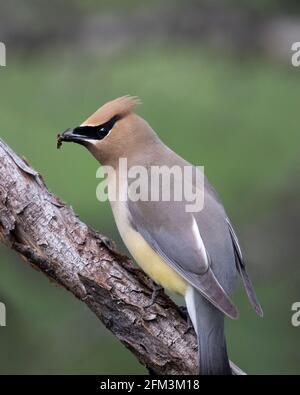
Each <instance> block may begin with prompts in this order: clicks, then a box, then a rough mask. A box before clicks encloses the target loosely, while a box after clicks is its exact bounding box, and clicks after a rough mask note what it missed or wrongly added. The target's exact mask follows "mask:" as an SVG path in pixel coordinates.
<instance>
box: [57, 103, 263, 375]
mask: <svg viewBox="0 0 300 395" xmlns="http://www.w3.org/2000/svg"><path fill="white" fill-rule="evenodd" d="M137 104H139V101H138V99H137V98H136V97H130V96H124V97H121V98H118V99H116V100H113V101H111V102H108V103H106V104H105V105H104V106H102V107H101V108H100V109H99V110H97V111H96V112H95V113H94V114H93V115H91V116H90V117H89V118H88V119H87V120H86V121H85V122H83V124H82V125H81V126H78V127H76V128H74V129H68V130H67V131H66V132H64V133H63V134H62V135H61V136H60V135H59V136H58V145H59V146H60V145H61V143H62V142H63V141H67V142H75V143H79V144H82V145H84V146H85V147H86V148H87V149H88V150H89V151H90V152H91V154H92V155H93V156H94V157H95V158H96V159H97V160H98V161H99V162H100V163H101V164H102V165H106V166H110V167H112V168H113V169H114V170H115V172H116V174H118V171H119V170H118V167H119V166H118V164H119V159H120V158H126V159H127V167H128V169H129V168H130V167H132V166H143V167H144V168H145V169H146V170H147V172H150V169H151V167H153V166H168V167H170V168H171V167H172V166H177V167H179V168H181V169H183V168H184V167H185V166H192V165H190V164H189V163H188V162H187V161H185V160H184V159H182V158H181V157H180V156H178V155H177V154H176V153H175V152H173V151H172V150H171V149H169V148H168V147H167V146H166V145H165V144H164V143H163V142H162V141H161V140H160V139H159V137H158V136H157V134H156V133H155V132H154V131H153V129H152V128H151V127H150V126H149V124H148V123H147V122H146V121H145V120H144V119H142V118H141V117H139V116H138V115H137V114H136V113H135V112H134V109H135V107H136V105H137ZM193 168H194V169H196V167H193ZM198 171H199V169H197V172H198ZM197 174H199V173H197ZM118 176H120V180H119V184H118V188H119V194H118V196H119V198H117V199H115V200H112V199H110V203H111V207H112V211H113V214H114V218H115V221H116V224H117V227H118V230H119V232H120V235H121V237H122V239H123V241H124V243H125V245H126V246H127V248H128V250H129V252H130V253H131V255H132V256H133V258H134V259H135V260H136V262H137V263H138V264H139V265H140V266H141V268H142V269H143V270H144V271H145V272H146V273H147V274H148V275H149V276H150V277H151V278H152V279H153V280H154V281H155V282H156V283H157V284H158V285H160V286H163V287H164V288H166V289H168V290H170V291H172V292H176V293H178V294H180V295H182V296H183V297H184V298H185V302H186V306H187V311H188V313H189V316H190V319H191V321H192V324H193V327H194V329H195V332H196V334H197V338H198V353H199V372H200V374H231V369H230V365H229V359H228V356H227V349H226V342H225V336H224V316H225V315H227V316H228V317H230V318H233V319H236V318H237V317H238V312H237V310H236V308H235V306H234V305H233V303H232V301H231V299H230V297H231V295H232V293H233V291H234V289H235V284H236V278H237V273H239V275H240V276H241V278H242V282H243V284H244V286H245V289H246V292H247V295H248V297H249V300H250V302H251V304H252V306H253V308H254V309H255V311H256V312H257V314H258V315H260V316H262V315H263V312H262V309H261V307H260V304H259V302H258V300H257V297H256V295H255V292H254V289H253V286H252V283H251V281H250V278H249V276H248V274H247V271H246V267H245V263H244V260H243V256H242V253H241V249H240V246H239V243H238V239H237V236H236V234H235V232H234V230H233V227H232V225H231V223H230V221H229V219H228V217H227V215H226V212H225V210H224V207H223V205H222V203H221V202H220V199H219V197H218V196H217V194H216V192H215V190H214V188H213V187H212V186H211V185H210V184H209V182H208V181H207V179H206V178H205V177H204V182H203V183H202V189H203V192H204V194H203V196H204V205H203V208H202V209H201V210H200V211H198V212H188V211H187V210H185V201H163V200H162V199H160V200H159V199H158V200H153V199H152V200H151V199H149V200H142V199H140V200H133V199H130V198H129V197H128V187H129V184H128V178H127V177H124V176H123V178H122V175H121V174H118ZM196 177H198V176H196ZM112 180H113V178H111V179H110V177H109V175H108V188H110V184H111V182H112ZM202 180H203V177H202ZM193 182H194V181H193ZM150 187H151V188H152V187H153V186H152V184H151V185H150ZM193 187H195V190H196V191H197V188H199V186H198V184H197V185H194V184H193ZM120 196H122V197H123V198H122V199H121V198H120ZM124 196H125V197H126V198H127V199H124Z"/></svg>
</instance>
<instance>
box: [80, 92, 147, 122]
mask: <svg viewBox="0 0 300 395" xmlns="http://www.w3.org/2000/svg"><path fill="white" fill-rule="evenodd" d="M138 104H141V101H140V99H139V98H138V97H137V96H129V95H126V96H122V97H119V98H117V99H115V100H112V101H109V102H107V103H105V104H104V105H103V106H102V107H100V108H99V109H98V110H97V111H96V112H95V113H94V114H92V115H91V116H90V117H88V119H87V120H85V121H84V122H83V124H82V125H91V126H94V125H101V124H102V123H104V122H107V121H109V120H110V119H111V118H112V117H114V116H119V117H123V116H125V115H127V114H129V113H130V112H132V111H133V110H134V109H135V107H136V106H137V105H138Z"/></svg>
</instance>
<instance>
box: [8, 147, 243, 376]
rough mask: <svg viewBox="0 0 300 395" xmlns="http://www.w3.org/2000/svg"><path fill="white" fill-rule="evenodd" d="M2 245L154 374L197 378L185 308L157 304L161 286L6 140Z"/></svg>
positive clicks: (193, 340) (166, 299)
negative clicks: (65, 293)
mask: <svg viewBox="0 0 300 395" xmlns="http://www.w3.org/2000/svg"><path fill="white" fill-rule="evenodd" d="M0 241H1V242H3V243H4V244H5V245H7V246H8V247H10V248H13V249H14V250H16V251H17V252H18V253H19V254H20V255H21V256H22V258H23V259H25V260H26V261H27V262H28V263H29V264H31V265H32V266H34V267H35V268H38V269H39V270H40V271H42V272H43V273H44V274H46V275H47V276H48V277H49V278H50V279H51V280H54V281H55V282H57V283H59V284H60V285H62V286H63V287H65V288H66V289H67V290H69V291H70V292H72V293H73V294H74V295H75V296H76V297H77V298H79V299H80V300H82V301H83V302H84V303H86V304H87V306H88V307H89V308H90V309H91V310H92V311H93V312H94V313H95V314H96V315H97V317H98V318H99V319H100V320H101V321H102V322H103V323H104V325H105V326H106V327H107V328H108V329H109V330H110V331H111V332H112V333H113V334H114V335H115V336H117V338H118V339H119V340H120V341H121V342H122V343H123V344H124V345H125V346H126V347H128V348H129V349H130V350H131V351H132V352H133V354H134V355H135V356H136V357H137V359H138V360H139V361H140V363H142V364H143V365H144V366H146V367H147V368H148V369H149V371H151V372H152V373H155V374H159V375H161V374H195V373H196V371H197V345H196V344H197V343H196V337H195V333H194V331H193V330H191V329H189V330H188V326H187V322H186V319H185V317H184V316H183V315H182V313H181V312H180V310H179V308H178V307H177V306H176V305H175V304H174V303H173V302H172V300H171V299H170V298H169V297H167V296H166V295H165V294H164V293H163V292H161V293H160V294H159V296H158V298H157V299H156V301H155V303H154V304H153V305H151V296H152V293H153V291H154V288H155V285H154V283H153V282H152V281H151V280H150V279H149V278H148V277H147V276H146V275H145V274H143V272H142V271H140V270H139V269H137V268H136V267H135V266H134V265H133V263H132V262H131V261H130V259H128V258H127V257H125V256H123V255H121V254H119V253H118V252H117V251H116V250H115V247H114V244H113V242H111V241H110V240H109V239H107V238H106V237H105V236H103V235H102V234H100V233H99V232H96V231H95V230H93V229H91V228H90V227H88V226H87V225H85V224H84V223H83V222H81V221H80V220H79V219H78V217H77V216H76V215H75V214H74V212H73V210H72V209H71V208H70V207H68V206H67V205H66V204H65V203H63V202H62V201H61V200H60V199H59V198H57V197H56V196H54V195H53V194H52V193H50V192H49V190H48V189H47V187H46V185H45V183H44V181H43V179H42V177H41V176H40V175H39V174H38V173H37V172H36V171H35V170H33V169H32V168H31V167H30V166H29V165H28V164H27V163H26V162H25V161H24V160H23V159H21V158H20V157H19V156H18V155H17V154H16V153H14V152H13V151H12V150H11V149H10V148H9V147H8V146H7V145H6V144H5V143H4V142H3V141H1V140H0ZM232 366H233V372H234V373H235V374H242V371H240V370H239V369H238V368H237V367H236V366H235V365H232Z"/></svg>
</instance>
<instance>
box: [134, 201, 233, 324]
mask: <svg viewBox="0 0 300 395" xmlns="http://www.w3.org/2000/svg"><path fill="white" fill-rule="evenodd" d="M142 204H143V202H131V201H130V200H129V201H128V209H129V212H130V215H131V222H132V226H133V227H134V228H135V229H136V230H137V231H138V232H139V233H140V234H141V235H142V236H143V237H144V239H145V240H146V241H147V242H148V243H149V244H150V245H151V247H152V248H153V249H154V250H155V251H156V252H157V253H158V254H159V255H160V256H161V257H162V258H163V259H164V260H165V262H166V263H168V264H169V265H170V266H171V267H172V268H173V269H174V270H175V271H176V272H177V273H179V274H180V275H181V276H182V277H183V278H184V279H185V280H186V281H187V282H188V283H190V284H191V285H192V286H193V287H194V288H196V289H197V290H198V291H199V292H200V293H201V294H202V295H203V296H204V297H205V298H206V299H207V300H209V301H210V302H211V303H212V304H213V305H214V306H215V307H217V308H218V309H219V310H221V311H222V312H223V313H224V314H226V315H228V316H229V317H230V318H233V319H236V318H237V317H238V312H237V310H236V308H235V306H234V305H233V303H232V301H231V299H230V298H229V296H228V295H227V293H226V292H225V291H224V289H223V287H222V286H221V284H220V283H219V281H218V280H217V278H216V277H215V275H214V273H213V271H212V270H211V267H210V265H209V266H207V264H206V263H205V262H204V258H203V255H202V253H201V252H200V251H199V250H198V248H197V246H196V245H195V242H194V241H193V240H192V238H191V236H190V235H191V230H189V228H190V227H189V224H188V223H187V222H188V221H187V218H188V214H187V213H185V212H184V213H182V211H181V210H176V211H175V210H174V213H173V212H172V210H171V212H170V206H166V205H163V203H160V202H156V203H153V202H152V203H150V204H152V206H151V210H153V212H154V211H155V212H160V213H161V216H164V221H162V220H161V221H160V225H159V226H154V225H153V224H152V223H151V221H150V222H148V223H145V215H144V214H145V213H143V211H142V207H141V206H142ZM145 204H146V205H147V202H144V205H145ZM160 204H162V206H161V205H160ZM144 208H145V206H144ZM147 208H148V209H149V206H148V207H147ZM147 214H148V215H147V218H150V217H151V216H149V214H150V213H149V212H148V213H147ZM152 214H153V213H152ZM172 214H173V216H175V215H176V217H178V216H180V219H179V218H177V224H179V225H180V226H176V225H175V223H174V221H171V222H170V221H168V219H170V216H171V215H172ZM156 225H157V224H156ZM207 256H209V255H208V253H207Z"/></svg>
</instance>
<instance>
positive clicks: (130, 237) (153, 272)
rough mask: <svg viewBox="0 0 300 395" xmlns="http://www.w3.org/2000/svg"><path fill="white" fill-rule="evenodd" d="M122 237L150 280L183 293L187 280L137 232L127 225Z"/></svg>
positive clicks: (172, 290)
mask: <svg viewBox="0 0 300 395" xmlns="http://www.w3.org/2000/svg"><path fill="white" fill-rule="evenodd" d="M122 237H123V240H124V243H125V244H126V246H127V248H128V250H129V251H130V253H131V255H132V256H133V258H134V259H135V260H136V262H137V263H138V265H139V266H140V267H141V268H142V269H143V270H144V272H146V273H147V274H148V276H150V277H151V278H152V280H154V281H155V282H156V283H157V284H159V285H161V286H162V287H164V288H166V289H168V290H169V291H171V292H175V293H178V294H180V295H185V292H186V289H187V282H186V281H185V280H184V279H183V278H182V277H181V276H180V275H179V274H178V273H177V272H176V271H175V270H173V269H172V268H171V267H170V266H169V265H168V264H167V263H165V261H164V260H163V259H162V258H161V257H160V256H159V255H158V254H157V253H156V252H155V251H154V250H153V249H152V248H151V247H150V245H149V244H148V243H147V242H146V240H145V239H144V238H143V237H142V236H141V235H140V234H139V233H137V232H136V231H135V230H133V229H129V227H128V230H127V232H126V234H123V235H122Z"/></svg>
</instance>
